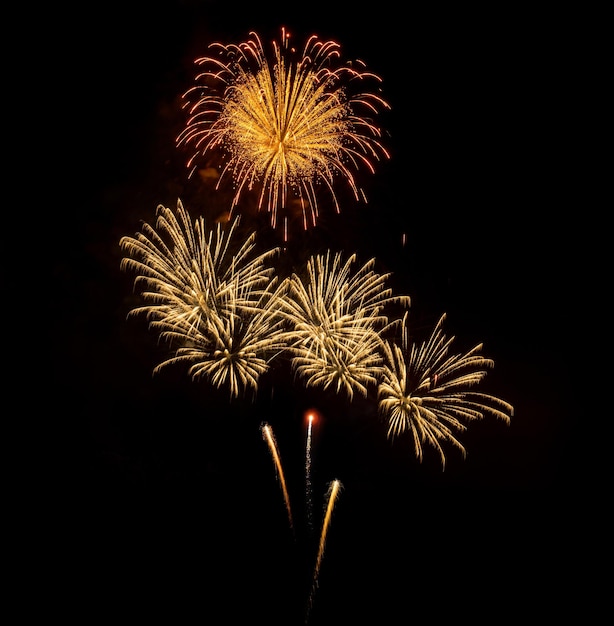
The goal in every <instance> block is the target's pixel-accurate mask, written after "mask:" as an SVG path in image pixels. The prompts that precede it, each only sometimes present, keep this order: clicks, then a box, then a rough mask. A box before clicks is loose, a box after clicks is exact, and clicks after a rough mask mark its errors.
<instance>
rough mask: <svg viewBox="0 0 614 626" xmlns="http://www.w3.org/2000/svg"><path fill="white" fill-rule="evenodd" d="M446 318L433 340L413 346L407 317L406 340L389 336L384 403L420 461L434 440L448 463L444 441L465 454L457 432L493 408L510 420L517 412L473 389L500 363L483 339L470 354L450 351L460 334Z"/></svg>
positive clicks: (391, 429)
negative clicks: (448, 327) (451, 333)
mask: <svg viewBox="0 0 614 626" xmlns="http://www.w3.org/2000/svg"><path fill="white" fill-rule="evenodd" d="M445 318H446V316H445V315H442V316H441V318H440V319H439V321H438V323H437V324H436V326H435V328H434V330H433V332H432V334H431V336H430V337H429V339H428V340H427V341H425V342H424V343H422V344H420V345H418V344H413V345H412V346H411V348H409V349H408V342H407V336H406V317H404V318H403V324H402V327H403V340H402V342H401V344H402V346H399V345H397V344H394V343H390V342H386V347H385V351H384V353H385V357H386V360H385V365H384V367H383V376H382V380H381V382H380V384H379V386H378V399H379V405H378V408H379V411H380V413H381V414H382V415H384V416H385V418H386V419H387V421H388V436H389V437H390V438H394V437H396V436H398V435H402V434H404V433H409V434H410V436H411V438H412V440H413V445H414V450H415V453H416V456H417V458H418V459H419V460H420V461H421V460H422V455H423V445H424V444H425V443H426V444H429V445H431V446H432V447H434V448H435V449H436V450H437V452H438V453H439V457H440V459H441V463H442V466H443V467H445V454H444V451H443V448H442V446H441V444H442V443H443V442H445V443H450V444H452V445H453V446H455V447H457V448H458V449H460V450H461V452H462V453H463V456H464V454H465V448H464V447H463V446H462V445H461V443H460V442H459V441H458V439H457V438H456V436H455V434H456V433H459V432H464V431H465V430H466V424H467V423H468V422H471V421H474V420H478V419H482V418H483V417H484V415H485V414H490V415H492V416H494V417H496V418H499V419H502V420H504V421H505V422H506V423H509V421H510V416H511V415H512V414H513V407H512V406H511V405H510V404H508V403H507V402H505V401H503V400H501V399H499V398H497V397H495V396H492V395H487V394H483V393H478V392H475V391H470V388H472V387H474V386H475V385H477V384H478V383H480V382H481V381H482V380H483V379H484V377H485V376H486V373H487V370H488V369H489V368H491V367H492V366H493V365H494V363H493V361H492V360H490V359H487V358H485V357H483V356H481V355H480V352H481V350H482V344H478V345H476V346H475V347H474V348H472V349H471V350H469V351H468V352H465V353H464V354H452V355H450V354H449V352H450V347H451V345H452V343H453V341H454V337H449V338H448V337H446V335H445V334H444V333H443V329H442V326H443V322H444V320H445Z"/></svg>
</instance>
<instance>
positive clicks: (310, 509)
mask: <svg viewBox="0 0 614 626" xmlns="http://www.w3.org/2000/svg"><path fill="white" fill-rule="evenodd" d="M307 419H308V423H307V443H306V445H305V503H306V506H307V526H308V528H309V531H311V530H312V529H313V502H312V497H311V430H312V428H313V413H310V414H309V416H308V418H307Z"/></svg>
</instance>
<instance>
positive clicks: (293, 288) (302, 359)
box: [276, 251, 409, 399]
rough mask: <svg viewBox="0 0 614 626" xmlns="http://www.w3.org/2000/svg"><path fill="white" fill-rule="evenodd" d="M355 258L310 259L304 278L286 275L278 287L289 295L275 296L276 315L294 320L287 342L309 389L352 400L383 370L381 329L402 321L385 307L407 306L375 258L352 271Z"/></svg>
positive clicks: (297, 372)
mask: <svg viewBox="0 0 614 626" xmlns="http://www.w3.org/2000/svg"><path fill="white" fill-rule="evenodd" d="M355 261H356V255H351V256H350V257H349V258H348V259H347V260H346V261H345V263H344V262H343V258H342V255H341V253H337V254H335V255H333V254H332V253H331V252H330V251H328V252H327V253H326V255H317V256H314V257H311V258H310V259H309V260H308V262H307V277H306V279H303V278H301V276H299V275H298V274H293V275H292V276H290V277H289V278H287V279H285V280H284V281H282V283H281V285H280V289H283V290H284V292H285V293H286V294H287V297H278V298H276V301H277V306H278V307H279V308H278V310H277V315H278V316H280V317H282V318H285V319H286V320H288V321H289V322H290V323H291V331H288V333H287V335H286V342H287V345H288V351H289V352H290V354H291V355H292V358H291V363H292V368H293V370H294V373H295V375H296V376H297V377H299V378H302V379H303V380H304V381H305V385H306V386H307V387H322V388H324V389H328V388H329V387H332V388H335V390H336V392H337V393H340V392H344V393H345V394H346V395H347V396H348V397H349V398H350V399H351V398H352V397H353V394H354V393H355V392H359V393H360V394H362V395H363V396H366V395H367V393H368V387H369V386H374V385H376V383H377V382H378V379H379V376H380V374H381V371H382V364H383V356H382V343H383V342H382V338H381V336H380V333H383V332H384V331H385V330H387V329H388V328H390V327H391V326H393V325H394V324H396V323H397V322H399V321H400V320H393V321H392V322H389V321H388V317H387V316H386V315H384V314H383V310H384V308H385V307H387V306H390V305H393V304H397V305H401V306H403V307H407V306H409V297H408V296H397V295H393V293H392V290H391V289H390V288H388V287H386V281H387V279H388V277H389V274H378V273H377V272H375V271H374V270H373V268H374V265H375V259H371V260H370V261H368V262H367V263H365V264H364V265H363V266H362V267H361V268H359V269H358V270H357V271H355V272H354V271H353V264H354V263H355Z"/></svg>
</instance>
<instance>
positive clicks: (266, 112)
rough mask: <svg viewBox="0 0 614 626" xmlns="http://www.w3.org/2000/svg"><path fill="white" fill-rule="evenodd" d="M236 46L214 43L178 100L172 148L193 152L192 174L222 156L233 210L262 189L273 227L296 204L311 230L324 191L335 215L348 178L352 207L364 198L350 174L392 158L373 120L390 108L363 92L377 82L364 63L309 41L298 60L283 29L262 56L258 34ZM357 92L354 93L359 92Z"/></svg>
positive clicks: (328, 43) (332, 47) (312, 39)
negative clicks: (181, 110)
mask: <svg viewBox="0 0 614 626" xmlns="http://www.w3.org/2000/svg"><path fill="white" fill-rule="evenodd" d="M250 37H251V38H250V39H248V40H247V41H246V42H243V43H240V44H238V45H237V44H230V45H223V44H220V43H214V44H211V45H210V48H211V49H212V50H214V51H215V53H216V54H215V55H214V56H211V57H203V58H199V59H197V60H196V63H197V64H198V65H199V66H201V67H202V72H200V73H199V74H198V75H197V76H196V80H195V82H196V85H195V86H194V87H192V88H190V89H189V90H188V91H187V92H186V93H185V94H184V101H185V103H186V108H187V110H188V119H187V123H186V127H185V128H184V130H183V131H182V132H181V133H180V134H179V136H178V138H177V145H178V146H189V147H190V148H192V149H193V153H192V156H191V158H190V159H189V161H188V168H189V170H190V175H191V174H192V173H193V172H194V170H195V169H197V168H198V167H199V162H200V160H201V158H202V157H205V155H208V154H209V153H213V152H214V151H216V150H220V152H221V154H222V163H220V168H221V174H220V178H219V181H218V185H219V184H220V182H221V181H222V180H223V179H225V178H227V177H230V178H232V182H233V186H234V197H233V201H232V207H231V209H234V207H236V206H237V204H238V202H239V199H240V198H241V196H242V194H243V193H244V192H245V191H246V190H252V189H255V188H257V189H258V195H259V200H258V209H259V210H260V209H263V208H265V209H266V210H267V211H268V212H269V213H270V217H271V225H272V226H273V228H275V227H276V226H277V224H278V217H279V212H280V211H282V210H283V211H284V213H285V216H284V226H285V222H286V218H287V216H288V214H289V213H290V208H291V205H292V206H294V204H295V203H298V204H299V205H300V210H301V213H302V221H303V226H304V228H307V227H308V226H310V225H312V226H313V225H315V223H316V219H317V217H318V202H317V195H318V192H319V191H320V189H325V190H326V191H327V192H328V193H329V194H330V196H331V197H332V200H333V204H334V207H335V210H336V211H337V212H339V205H338V202H337V197H336V195H335V191H334V184H335V179H336V178H341V179H344V180H345V182H346V183H347V184H348V185H349V187H350V189H351V190H352V192H353V195H354V197H355V199H356V200H365V195H364V192H363V190H362V189H360V187H359V185H358V182H357V181H356V179H355V173H356V172H357V171H358V170H359V169H361V168H363V167H364V168H366V169H368V170H369V171H370V172H371V173H373V172H374V171H375V168H374V163H375V162H376V161H378V160H380V159H381V158H389V154H388V152H387V151H386V149H385V148H384V147H383V145H382V143H381V137H382V132H381V129H380V128H379V126H378V125H376V124H375V122H374V121H373V116H374V115H376V114H378V113H379V112H380V111H381V110H382V109H388V108H390V107H389V105H388V104H387V103H386V102H385V101H384V100H383V99H382V98H381V97H380V96H379V95H377V94H376V93H373V92H369V91H365V90H364V89H362V85H363V83H364V81H366V80H367V79H369V80H374V81H375V82H376V83H380V82H381V78H379V77H378V76H377V75H375V74H373V73H372V72H368V71H366V69H365V66H364V64H363V63H362V62H360V61H354V62H353V63H346V64H342V63H341V61H340V57H341V55H340V46H339V44H337V43H335V42H334V41H320V40H319V39H318V37H317V36H316V35H312V36H311V37H310V38H309V39H308V40H307V42H306V44H305V47H304V48H303V51H302V53H301V54H298V55H297V53H296V50H295V49H294V48H292V47H290V46H289V35H288V34H287V32H286V31H285V29H283V28H282V31H281V41H280V42H276V41H274V42H273V55H272V57H271V58H269V57H267V55H266V54H265V51H264V49H263V46H262V43H261V40H260V38H259V37H258V35H257V34H256V33H254V32H252V33H250ZM355 87H358V89H355Z"/></svg>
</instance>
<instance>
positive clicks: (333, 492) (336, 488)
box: [308, 479, 343, 611]
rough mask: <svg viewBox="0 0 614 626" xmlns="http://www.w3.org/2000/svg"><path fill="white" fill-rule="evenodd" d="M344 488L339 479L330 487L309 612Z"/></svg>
mask: <svg viewBox="0 0 614 626" xmlns="http://www.w3.org/2000/svg"><path fill="white" fill-rule="evenodd" d="M342 488H343V485H342V484H341V482H340V481H339V480H337V479H335V480H333V481H332V482H331V483H330V484H329V487H328V494H327V495H328V504H327V506H326V513H325V515H324V522H323V524H322V532H321V534H320V546H319V548H318V556H317V558H316V564H315V567H314V570H313V582H312V586H311V593H310V595H309V603H308V611H309V609H310V608H311V606H312V605H313V596H314V594H315V592H316V589H317V587H318V578H319V576H320V567H321V565H322V557H323V556H324V548H325V547H326V538H327V535H328V528H329V526H330V522H331V519H332V516H333V509H334V507H335V502H336V501H337V498H338V497H339V493H340V491H341V489H342Z"/></svg>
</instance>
